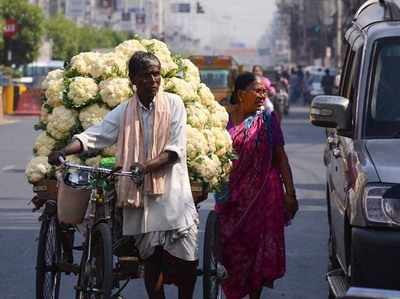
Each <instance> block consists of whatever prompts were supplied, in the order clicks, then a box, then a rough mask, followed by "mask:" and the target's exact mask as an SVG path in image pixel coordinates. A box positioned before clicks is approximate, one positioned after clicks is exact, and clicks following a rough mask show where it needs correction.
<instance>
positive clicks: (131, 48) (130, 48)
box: [115, 39, 147, 60]
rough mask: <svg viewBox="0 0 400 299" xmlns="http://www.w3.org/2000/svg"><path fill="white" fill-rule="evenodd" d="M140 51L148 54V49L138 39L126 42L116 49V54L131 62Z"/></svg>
mask: <svg viewBox="0 0 400 299" xmlns="http://www.w3.org/2000/svg"><path fill="white" fill-rule="evenodd" d="M138 51H143V52H147V50H146V48H145V47H144V46H143V45H142V44H141V43H140V42H139V41H138V40H136V39H131V40H127V41H124V42H123V43H121V44H119V45H118V46H117V47H116V48H115V52H116V53H118V54H120V55H123V56H125V58H126V60H129V59H130V58H131V57H132V56H133V54H135V53H136V52H138Z"/></svg>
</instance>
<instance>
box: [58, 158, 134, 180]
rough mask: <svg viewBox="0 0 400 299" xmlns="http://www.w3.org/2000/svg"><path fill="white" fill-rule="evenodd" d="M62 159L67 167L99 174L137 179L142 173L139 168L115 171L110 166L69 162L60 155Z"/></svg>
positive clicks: (62, 162)
mask: <svg viewBox="0 0 400 299" xmlns="http://www.w3.org/2000/svg"><path fill="white" fill-rule="evenodd" d="M58 160H59V161H60V163H61V165H62V166H64V167H66V168H75V169H78V170H83V171H87V172H91V173H99V174H105V175H113V176H125V177H130V178H132V179H137V178H138V177H139V176H140V174H139V173H138V170H136V169H135V170H136V171H135V170H134V171H113V170H112V169H108V168H102V167H91V166H86V165H79V164H74V163H70V162H67V161H66V160H65V159H64V157H62V156H60V157H59V158H58Z"/></svg>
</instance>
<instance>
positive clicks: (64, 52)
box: [46, 15, 128, 60]
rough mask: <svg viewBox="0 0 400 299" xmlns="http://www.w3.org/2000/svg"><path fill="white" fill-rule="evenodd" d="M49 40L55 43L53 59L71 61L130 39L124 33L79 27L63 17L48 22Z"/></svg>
mask: <svg viewBox="0 0 400 299" xmlns="http://www.w3.org/2000/svg"><path fill="white" fill-rule="evenodd" d="M46 32H47V38H49V39H50V40H51V41H52V43H53V59H58V60H69V59H70V58H71V57H72V56H74V55H76V54H78V53H80V52H87V51H91V50H93V49H100V48H106V49H108V48H113V47H115V46H116V45H118V44H119V43H121V42H122V41H124V40H126V39H127V38H128V35H127V34H126V33H123V32H117V31H113V30H110V29H106V28H100V29H98V28H94V27H91V26H78V25H76V24H75V23H74V22H72V21H70V20H68V19H66V18H65V17H64V16H63V15H57V16H55V17H51V18H50V19H48V20H47V21H46Z"/></svg>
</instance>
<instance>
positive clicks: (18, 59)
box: [0, 0, 44, 65]
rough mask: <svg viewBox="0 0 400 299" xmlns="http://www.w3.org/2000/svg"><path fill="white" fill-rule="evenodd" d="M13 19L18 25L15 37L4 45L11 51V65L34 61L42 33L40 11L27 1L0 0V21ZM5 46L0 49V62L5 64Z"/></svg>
mask: <svg viewBox="0 0 400 299" xmlns="http://www.w3.org/2000/svg"><path fill="white" fill-rule="evenodd" d="M11 18H12V19H15V20H16V21H17V24H18V31H17V33H16V35H15V36H14V37H13V38H12V39H10V40H9V41H8V42H7V43H6V44H7V46H8V48H9V49H10V50H11V51H12V61H11V62H12V63H15V64H16V65H21V64H25V63H29V62H32V61H34V60H35V59H36V58H37V56H38V54H39V48H40V42H41V40H42V37H43V33H44V15H43V12H42V10H41V9H40V8H39V7H38V6H36V5H32V4H29V3H28V2H27V0H13V1H9V0H0V19H2V20H6V19H11ZM5 50H6V49H5V46H4V47H3V49H2V52H3V55H1V56H2V57H1V58H0V59H1V62H2V63H3V64H7V63H8V61H6V55H4V51H5Z"/></svg>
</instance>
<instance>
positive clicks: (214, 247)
mask: <svg viewBox="0 0 400 299" xmlns="http://www.w3.org/2000/svg"><path fill="white" fill-rule="evenodd" d="M217 252H218V219H217V214H216V213H215V212H214V211H211V212H210V213H209V214H208V217H207V223H206V231H205V234H204V249H203V272H204V274H203V298H204V299H222V298H223V293H222V286H221V280H222V279H223V276H224V272H223V271H221V270H222V269H221V266H219V264H218V259H217V256H218V254H217ZM220 272H221V273H220Z"/></svg>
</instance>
